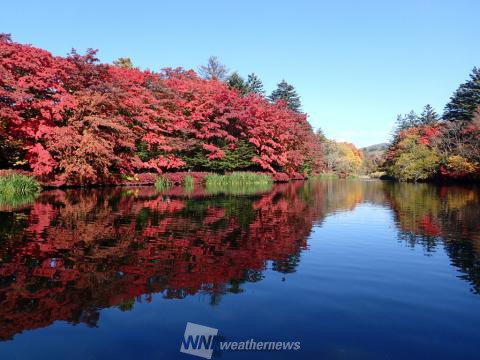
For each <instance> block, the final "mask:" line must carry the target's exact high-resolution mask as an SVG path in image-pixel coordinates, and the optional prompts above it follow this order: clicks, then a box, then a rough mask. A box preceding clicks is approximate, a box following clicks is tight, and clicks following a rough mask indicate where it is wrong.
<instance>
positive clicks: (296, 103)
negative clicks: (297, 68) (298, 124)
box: [269, 80, 302, 112]
mask: <svg viewBox="0 0 480 360" xmlns="http://www.w3.org/2000/svg"><path fill="white" fill-rule="evenodd" d="M269 99H270V100H271V101H272V102H276V101H278V100H283V101H285V102H286V103H287V106H288V107H289V108H290V109H291V110H293V111H295V112H300V108H301V107H302V105H301V103H300V96H299V95H298V94H297V92H296V91H295V88H294V87H293V85H290V84H289V83H287V82H286V81H285V80H282V81H281V82H280V83H278V84H277V88H276V89H275V90H274V91H273V92H272V94H271V95H270V96H269Z"/></svg>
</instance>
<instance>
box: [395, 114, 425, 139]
mask: <svg viewBox="0 0 480 360" xmlns="http://www.w3.org/2000/svg"><path fill="white" fill-rule="evenodd" d="M418 125H420V117H419V116H418V115H417V114H416V113H415V111H413V110H412V111H410V112H409V113H408V114H406V115H398V116H397V121H396V123H395V134H394V135H395V136H397V135H398V134H399V133H400V132H402V131H404V130H407V129H410V128H412V127H416V126H418Z"/></svg>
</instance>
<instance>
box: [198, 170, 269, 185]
mask: <svg viewBox="0 0 480 360" xmlns="http://www.w3.org/2000/svg"><path fill="white" fill-rule="evenodd" d="M272 183H273V179H272V177H271V176H270V175H268V174H256V173H252V172H232V173H229V174H225V175H219V174H211V175H207V176H205V185H207V186H208V185H240V184H272Z"/></svg>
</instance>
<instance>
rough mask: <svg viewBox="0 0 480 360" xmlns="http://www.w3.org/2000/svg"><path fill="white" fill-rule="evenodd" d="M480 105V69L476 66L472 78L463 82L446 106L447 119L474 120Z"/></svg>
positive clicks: (444, 116)
mask: <svg viewBox="0 0 480 360" xmlns="http://www.w3.org/2000/svg"><path fill="white" fill-rule="evenodd" d="M479 105H480V69H478V68H476V67H474V68H473V70H472V73H471V74H470V79H469V80H468V81H466V82H465V83H463V84H461V85H460V86H459V88H458V89H457V90H456V91H455V93H454V94H453V96H452V97H451V98H450V102H449V103H448V104H447V105H446V106H445V112H444V114H443V118H444V119H445V120H467V121H469V120H472V118H473V115H474V112H475V110H476V109H477V107H478V106H479Z"/></svg>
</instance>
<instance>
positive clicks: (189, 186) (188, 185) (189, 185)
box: [183, 175, 195, 192]
mask: <svg viewBox="0 0 480 360" xmlns="http://www.w3.org/2000/svg"><path fill="white" fill-rule="evenodd" d="M194 187H195V180H194V179H193V176H192V175H186V176H185V177H184V178H183V188H184V189H185V191H186V192H192V191H193V188H194Z"/></svg>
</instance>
